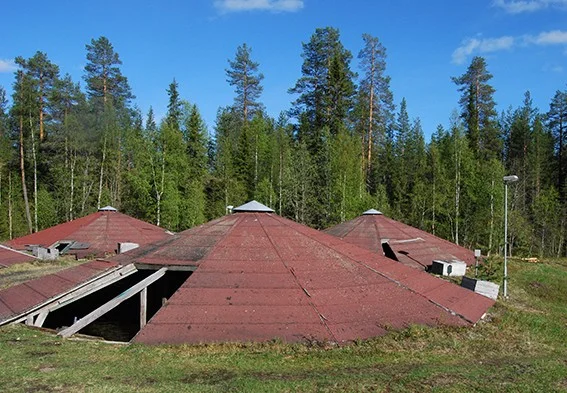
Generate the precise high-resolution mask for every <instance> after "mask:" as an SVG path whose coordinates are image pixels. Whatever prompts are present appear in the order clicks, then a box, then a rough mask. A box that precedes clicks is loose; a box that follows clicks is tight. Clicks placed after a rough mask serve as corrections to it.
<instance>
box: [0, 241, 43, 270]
mask: <svg viewBox="0 0 567 393" xmlns="http://www.w3.org/2000/svg"><path fill="white" fill-rule="evenodd" d="M35 260H36V258H34V257H33V256H31V255H26V254H24V253H23V252H20V251H16V250H11V249H10V248H8V247H5V246H2V245H0V268H2V267H8V266H12V265H15V264H17V263H24V262H32V261H35Z"/></svg>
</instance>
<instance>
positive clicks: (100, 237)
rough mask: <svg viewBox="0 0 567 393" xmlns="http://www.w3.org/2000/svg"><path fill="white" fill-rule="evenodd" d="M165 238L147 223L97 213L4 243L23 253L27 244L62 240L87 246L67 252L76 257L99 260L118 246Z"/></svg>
mask: <svg viewBox="0 0 567 393" xmlns="http://www.w3.org/2000/svg"><path fill="white" fill-rule="evenodd" d="M168 237H171V234H170V233H169V232H167V231H166V230H164V229H163V228H160V227H157V226H155V225H152V224H149V223H147V222H144V221H141V220H138V219H136V218H133V217H130V216H127V215H125V214H122V213H119V212H116V211H98V212H96V213H92V214H89V215H88V216H85V217H81V218H78V219H76V220H73V221H69V222H65V223H62V224H59V225H56V226H54V227H51V228H47V229H44V230H42V231H39V232H36V233H33V234H31V235H26V236H22V237H19V238H17V239H13V240H11V241H9V242H7V244H8V245H9V246H10V247H13V248H15V249H18V250H25V249H26V248H27V246H28V245H40V246H42V247H50V246H53V245H54V244H56V243H58V242H59V241H63V240H67V241H76V242H80V243H86V244H88V248H86V249H77V250H72V249H71V250H68V251H67V252H68V253H70V254H73V255H77V256H78V257H84V256H94V257H102V256H104V255H105V254H114V253H116V247H117V244H118V243H124V242H130V243H137V244H139V245H140V246H143V245H146V244H150V243H154V242H157V241H160V240H163V239H166V238H168ZM83 246H86V245H83ZM83 248H84V247H83Z"/></svg>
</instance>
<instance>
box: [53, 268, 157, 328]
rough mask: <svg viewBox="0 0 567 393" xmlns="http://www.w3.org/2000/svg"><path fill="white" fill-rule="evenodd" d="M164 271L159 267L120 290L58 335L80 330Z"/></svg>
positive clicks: (154, 279) (150, 282) (152, 281)
mask: <svg viewBox="0 0 567 393" xmlns="http://www.w3.org/2000/svg"><path fill="white" fill-rule="evenodd" d="M166 271H167V268H165V267H164V268H161V269H159V270H158V271H157V272H155V273H154V274H152V275H151V276H149V277H146V278H145V279H143V280H142V281H140V282H139V283H137V284H136V285H134V286H133V287H132V288H130V289H128V290H126V291H124V292H122V293H121V294H120V295H118V296H116V297H115V298H114V299H112V300H110V301H108V302H106V303H105V304H103V305H102V306H100V307H99V308H97V309H96V310H94V311H92V312H91V313H89V314H87V315H85V316H84V317H83V318H81V319H79V320H78V321H77V322H75V323H74V324H73V325H72V326H69V327H68V328H66V329H63V330H61V331H60V332H59V333H58V335H60V336H62V337H69V336H71V335H73V334H75V333H77V332H78V331H79V330H81V329H82V328H84V327H85V326H87V325H88V324H89V323H91V322H93V321H95V320H97V319H98V318H100V317H101V316H102V315H104V314H106V313H107V312H108V311H110V310H112V309H113V308H115V307H116V306H118V305H119V304H120V303H122V302H123V301H125V300H128V299H130V298H131V297H132V296H134V295H136V294H137V293H138V292H140V291H141V290H142V289H144V288H147V287H148V286H149V285H150V284H152V283H154V282H155V281H157V280H159V279H160V278H161V277H163V275H164V274H165V272H166Z"/></svg>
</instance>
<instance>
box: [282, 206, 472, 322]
mask: <svg viewBox="0 0 567 393" xmlns="http://www.w3.org/2000/svg"><path fill="white" fill-rule="evenodd" d="M275 217H278V218H280V219H282V218H283V217H279V216H275ZM284 223H285V222H284ZM319 233H320V234H324V235H325V236H330V237H333V235H329V234H327V233H325V232H319ZM303 234H304V235H305V236H308V237H309V238H310V239H311V240H314V241H316V242H317V243H319V244H321V245H323V246H326V247H329V246H328V245H325V244H324V243H323V242H321V241H320V240H318V239H317V238H314V237H311V236H310V235H308V234H306V233H303ZM339 240H340V241H341V242H343V243H344V244H345V245H347V244H348V245H349V246H352V247H357V248H359V249H360V250H361V251H365V252H364V253H362V254H360V255H367V254H371V255H373V256H378V255H379V254H377V253H375V252H373V251H370V250H367V249H364V248H361V247H358V246H356V245H354V244H350V243H346V242H344V240H342V239H339ZM339 247H340V245H339ZM332 248H333V250H335V251H336V252H338V253H340V254H341V255H343V256H345V257H346V258H348V259H351V260H352V261H354V262H356V263H357V264H359V265H361V266H363V267H365V268H367V269H369V270H370V271H372V272H374V273H376V274H378V275H380V276H382V277H384V278H386V279H387V280H390V281H392V282H394V283H396V284H397V285H399V286H400V287H402V288H405V289H407V290H409V291H411V292H413V293H415V294H417V295H419V296H421V297H423V298H425V299H426V300H427V301H429V302H431V303H432V304H434V305H436V306H437V307H439V308H441V309H443V310H445V311H449V312H451V313H453V314H455V315H457V316H458V317H460V318H462V319H464V320H465V321H467V322H469V323H474V321H471V320H469V319H468V318H466V317H465V316H464V315H462V314H460V313H458V312H456V311H455V310H452V309H451V308H449V307H447V306H444V305H442V304H440V303H438V302H436V301H434V300H433V299H431V298H430V297H428V296H426V295H425V294H423V293H421V292H418V291H417V290H414V289H413V288H412V287H410V286H409V285H407V284H404V283H403V282H402V281H399V280H396V279H394V278H392V277H390V276H389V275H387V274H386V273H383V272H381V271H379V270H377V269H374V268H372V267H371V266H369V265H367V264H366V263H364V262H363V261H361V260H360V259H359V258H358V257H357V256H353V255H348V254H345V253H344V252H343V251H342V250H340V249H337V248H335V247H332ZM384 258H385V257H384ZM392 263H397V264H399V265H400V267H402V269H409V271H411V272H412V274H425V275H427V277H432V278H435V279H437V280H440V281H441V283H440V284H439V287H440V286H441V285H443V284H444V283H445V284H449V285H455V286H456V287H457V288H460V287H459V286H458V285H456V284H452V283H450V282H448V281H444V280H441V279H440V278H437V277H433V276H430V275H429V273H426V272H424V271H420V270H417V269H413V268H411V267H409V266H406V265H404V264H403V263H400V262H396V261H392ZM473 293H474V292H473ZM479 296H481V295H479Z"/></svg>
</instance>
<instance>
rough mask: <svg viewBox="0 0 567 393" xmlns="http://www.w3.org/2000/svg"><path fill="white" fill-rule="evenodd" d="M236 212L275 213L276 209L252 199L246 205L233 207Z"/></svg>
mask: <svg viewBox="0 0 567 393" xmlns="http://www.w3.org/2000/svg"><path fill="white" fill-rule="evenodd" d="M232 211H234V212H262V213H273V212H274V211H273V210H272V209H270V208H269V207H268V206H265V205H262V204H261V203H260V202H257V201H250V202H248V203H245V204H244V205H241V206H238V207H235V208H234V209H232Z"/></svg>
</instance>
